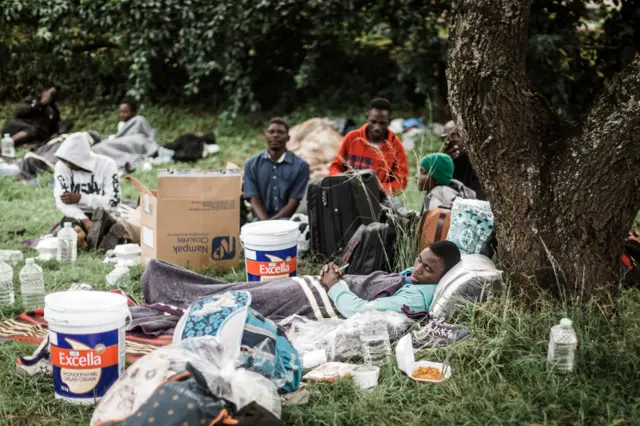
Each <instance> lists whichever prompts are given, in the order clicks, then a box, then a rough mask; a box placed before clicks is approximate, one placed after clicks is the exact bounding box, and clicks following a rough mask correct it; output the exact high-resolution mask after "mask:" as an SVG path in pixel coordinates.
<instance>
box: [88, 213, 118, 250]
mask: <svg viewBox="0 0 640 426" xmlns="http://www.w3.org/2000/svg"><path fill="white" fill-rule="evenodd" d="M91 220H92V222H93V226H91V229H90V230H89V233H88V234H87V244H88V246H89V250H95V249H97V248H98V246H99V245H100V242H101V241H102V238H103V237H104V235H105V234H106V233H107V232H109V230H110V229H111V227H112V226H113V225H115V223H116V221H115V220H114V219H113V218H112V217H111V215H109V213H107V212H106V211H105V210H104V209H102V208H99V209H96V211H95V212H93V216H92V218H91Z"/></svg>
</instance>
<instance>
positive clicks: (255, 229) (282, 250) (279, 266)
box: [240, 220, 300, 281]
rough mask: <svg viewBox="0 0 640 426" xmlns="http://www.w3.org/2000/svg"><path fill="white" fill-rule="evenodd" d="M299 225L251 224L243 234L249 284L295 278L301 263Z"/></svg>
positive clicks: (283, 223) (267, 221) (288, 223)
mask: <svg viewBox="0 0 640 426" xmlns="http://www.w3.org/2000/svg"><path fill="white" fill-rule="evenodd" d="M299 235H300V230H299V229H298V223H297V222H292V221H290V220H265V221H263V222H255V223H248V224H246V225H244V226H243V227H242V229H241V230H240V241H242V245H243V246H244V258H245V266H246V268H247V281H269V280H274V279H278V278H286V277H295V276H296V267H297V262H298V258H297V256H298V248H297V245H298V237H299Z"/></svg>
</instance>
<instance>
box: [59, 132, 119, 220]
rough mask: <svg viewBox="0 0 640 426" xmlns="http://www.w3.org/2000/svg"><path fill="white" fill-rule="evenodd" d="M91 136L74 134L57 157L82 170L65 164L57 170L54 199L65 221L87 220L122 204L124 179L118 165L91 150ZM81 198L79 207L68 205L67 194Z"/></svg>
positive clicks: (61, 147)
mask: <svg viewBox="0 0 640 426" xmlns="http://www.w3.org/2000/svg"><path fill="white" fill-rule="evenodd" d="M90 138H91V137H90V136H89V134H88V133H74V134H72V135H70V136H69V137H68V138H67V139H66V140H65V141H64V142H63V143H62V145H60V148H59V149H58V152H56V157H58V159H60V160H65V161H68V162H69V163H71V164H73V165H75V166H77V167H79V168H81V169H82V170H71V168H69V166H67V165H66V164H65V162H64V161H58V162H57V163H56V166H55V173H54V180H55V187H54V189H53V196H54V198H55V200H56V206H57V207H58V210H60V211H61V212H62V214H64V216H65V217H70V218H73V219H77V220H84V219H87V218H88V217H87V213H92V212H93V210H95V209H97V208H99V207H102V208H104V209H107V210H110V209H112V208H115V207H117V206H118V205H119V204H120V177H119V176H118V167H117V165H116V162H115V161H114V160H113V159H111V158H109V157H105V156H103V155H98V154H94V153H92V152H91V149H90V144H89V140H90ZM78 193H79V194H81V198H80V202H79V203H77V204H65V203H63V202H62V200H61V199H60V197H61V196H62V195H64V194H78Z"/></svg>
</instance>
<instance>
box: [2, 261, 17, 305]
mask: <svg viewBox="0 0 640 426" xmlns="http://www.w3.org/2000/svg"><path fill="white" fill-rule="evenodd" d="M14 297H15V296H14V294H13V268H12V267H11V265H9V264H8V263H7V262H5V259H4V257H0V306H6V305H13V301H14Z"/></svg>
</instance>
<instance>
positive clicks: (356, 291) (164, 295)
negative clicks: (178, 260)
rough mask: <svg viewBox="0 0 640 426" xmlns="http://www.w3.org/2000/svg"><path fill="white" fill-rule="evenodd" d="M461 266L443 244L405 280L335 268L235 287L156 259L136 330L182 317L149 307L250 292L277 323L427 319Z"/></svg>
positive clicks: (425, 254) (161, 328) (136, 311)
mask: <svg viewBox="0 0 640 426" xmlns="http://www.w3.org/2000/svg"><path fill="white" fill-rule="evenodd" d="M459 261H460V251H459V250H458V248H457V247H456V245H455V244H453V243H451V242H448V241H441V242H437V243H434V244H432V245H431V246H430V247H429V248H427V249H425V250H423V251H422V253H420V256H418V258H417V259H416V261H415V264H414V266H413V268H410V269H407V270H406V271H404V272H402V273H401V274H389V273H386V272H380V271H378V272H374V273H372V274H370V275H345V276H342V275H341V274H340V273H339V272H338V270H337V269H338V268H337V266H336V265H333V264H329V265H326V266H324V267H323V268H322V270H321V271H320V274H321V276H311V275H304V276H297V277H288V276H286V275H285V276H284V277H281V278H278V279H276V280H273V281H268V282H265V281H252V282H244V283H230V284H229V283H225V282H222V281H219V280H216V279H213V278H210V277H206V276H203V275H199V274H197V273H195V272H191V271H188V270H186V269H184V268H180V267H178V266H175V265H172V264H170V263H167V262H163V261H161V260H156V259H154V260H151V261H150V262H149V264H148V266H147V270H146V271H145V273H144V275H143V276H142V280H141V287H142V292H143V294H144V300H145V303H146V304H147V306H146V307H145V306H135V307H132V308H131V313H132V315H133V327H134V328H135V329H139V330H142V331H143V332H144V333H148V334H153V333H163V332H167V331H168V330H170V329H172V328H173V327H174V326H175V324H176V323H177V321H178V319H179V317H167V316H166V315H164V313H163V312H161V311H158V310H157V309H156V310H154V309H153V308H150V307H148V306H150V305H154V304H164V305H171V306H176V307H179V308H186V307H188V306H189V305H191V304H192V303H194V302H196V301H197V300H199V299H201V298H203V297H208V296H213V295H219V294H222V293H225V292H227V291H239V290H244V291H247V292H249V293H250V294H251V307H252V308H254V309H255V310H256V311H258V312H260V313H261V314H262V315H264V316H265V317H267V318H269V319H272V320H274V321H278V320H281V319H283V318H286V317H289V316H291V315H300V316H303V317H306V318H309V319H312V320H320V319H323V318H347V317H350V316H352V315H355V314H356V313H358V312H363V311H365V310H367V309H377V310H380V311H393V312H401V313H404V314H406V315H408V316H411V317H413V316H414V315H418V316H420V315H425V314H426V313H427V311H428V310H429V307H430V305H431V301H432V299H433V294H434V292H435V289H436V287H437V284H438V282H439V281H440V280H441V279H442V277H443V276H444V275H445V274H446V273H447V272H448V271H449V270H450V269H451V268H453V267H454V266H455V265H456V264H457V263H458V262H459ZM172 323H173V324H172Z"/></svg>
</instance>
